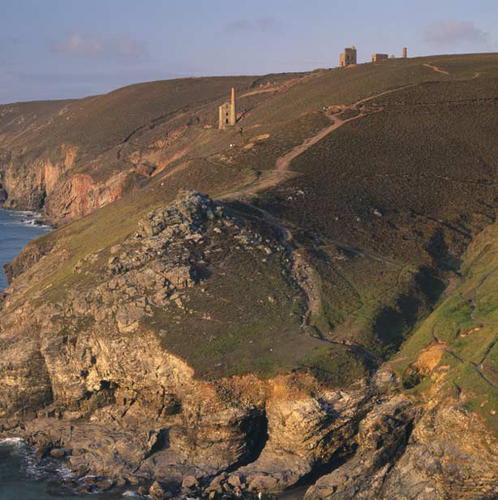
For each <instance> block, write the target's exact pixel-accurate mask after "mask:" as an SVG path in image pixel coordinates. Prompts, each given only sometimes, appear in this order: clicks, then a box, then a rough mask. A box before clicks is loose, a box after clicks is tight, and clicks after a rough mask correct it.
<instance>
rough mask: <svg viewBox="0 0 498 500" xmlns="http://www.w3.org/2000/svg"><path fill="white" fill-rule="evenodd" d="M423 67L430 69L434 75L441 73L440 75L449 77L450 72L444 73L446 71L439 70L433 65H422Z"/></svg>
mask: <svg viewBox="0 0 498 500" xmlns="http://www.w3.org/2000/svg"><path fill="white" fill-rule="evenodd" d="M424 66H425V67H426V68H430V69H432V71H435V72H436V73H441V74H443V75H449V74H450V72H449V71H446V70H444V69H441V68H440V67H438V66H435V65H433V64H429V63H425V64H424Z"/></svg>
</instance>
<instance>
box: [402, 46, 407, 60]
mask: <svg viewBox="0 0 498 500" xmlns="http://www.w3.org/2000/svg"><path fill="white" fill-rule="evenodd" d="M407 57H408V49H407V48H406V47H403V58H404V59H406V58H407Z"/></svg>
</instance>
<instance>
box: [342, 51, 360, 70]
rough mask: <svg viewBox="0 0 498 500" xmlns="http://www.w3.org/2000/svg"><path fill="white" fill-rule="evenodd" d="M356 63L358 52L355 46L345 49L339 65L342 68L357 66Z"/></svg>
mask: <svg viewBox="0 0 498 500" xmlns="http://www.w3.org/2000/svg"><path fill="white" fill-rule="evenodd" d="M356 61H357V52H356V47H355V46H354V45H353V46H352V47H346V48H345V49H344V52H342V53H341V55H340V57H339V65H340V66H341V68H344V67H346V66H351V65H353V64H356Z"/></svg>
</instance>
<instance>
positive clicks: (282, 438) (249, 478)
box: [0, 193, 498, 499]
mask: <svg viewBox="0 0 498 500" xmlns="http://www.w3.org/2000/svg"><path fill="white" fill-rule="evenodd" d="M281 238H282V233H281V231H280V230H278V229H277V228H275V227H272V226H269V225H268V222H267V221H264V220H263V221H262V220H260V221H254V220H251V219H248V218H247V215H246V214H244V213H243V212H240V211H239V210H234V209H233V208H231V207H230V206H228V205H225V204H222V203H218V202H213V201H212V200H210V199H209V198H207V197H203V196H201V195H197V194H190V193H187V194H186V195H184V197H183V198H180V199H179V200H178V201H177V202H175V204H173V205H171V206H169V207H165V208H160V209H156V210H155V211H153V212H151V213H149V214H148V215H147V216H145V217H144V218H142V219H141V220H140V221H139V223H138V225H137V226H136V227H135V231H133V232H132V233H131V234H130V235H129V236H128V238H127V239H125V240H124V241H123V242H122V243H121V244H118V245H115V246H113V247H111V248H110V249H108V250H106V251H103V252H102V251H101V252H97V253H96V254H92V255H90V256H89V257H87V258H85V259H84V260H82V261H79V262H78V263H77V265H76V266H75V267H74V273H75V274H76V275H78V276H79V284H78V285H76V287H71V290H70V291H67V292H65V293H64V294H63V295H61V294H60V291H59V290H54V289H53V288H52V287H48V288H47V289H45V290H36V291H35V290H32V291H31V292H29V293H28V295H31V297H30V298H29V299H28V300H25V297H26V293H27V288H26V285H27V284H28V282H29V280H30V273H36V272H37V271H39V272H40V273H41V274H43V273H44V272H46V267H47V259H50V258H54V257H55V255H57V252H58V251H60V250H58V248H57V246H55V247H53V248H52V249H50V250H46V252H48V253H46V254H45V255H42V254H38V255H34V254H33V253H32V252H31V253H30V252H23V253H22V254H21V256H20V257H19V258H18V259H17V262H16V263H15V265H14V266H13V268H15V269H16V272H15V274H16V275H17V277H16V278H15V279H14V281H13V283H12V286H11V289H10V293H9V294H8V295H7V297H6V299H5V301H4V304H3V314H2V320H1V324H2V341H3V342H2V348H1V349H2V355H1V357H0V359H1V361H0V381H1V384H2V386H3V387H4V388H5V390H3V391H2V392H1V395H0V422H1V425H2V429H3V433H4V434H10V435H11V434H19V433H20V434H21V435H23V436H25V437H26V438H27V439H28V441H29V442H31V443H33V444H34V445H35V446H36V447H37V449H38V450H39V454H40V456H43V455H44V454H47V453H49V452H50V450H52V449H56V450H60V449H63V450H64V452H63V453H64V454H65V455H66V457H67V460H68V463H69V465H70V466H71V468H73V469H74V470H76V471H77V472H78V474H80V475H85V474H89V473H92V474H97V475H100V476H105V477H109V478H111V479H112V481H116V484H121V482H122V480H123V479H126V480H127V481H130V482H131V483H136V482H137V481H138V482H140V483H141V484H144V485H146V486H149V485H151V486H150V487H151V492H152V493H153V494H154V495H155V498H166V497H167V496H168V495H169V494H171V492H178V491H180V490H182V491H183V493H184V494H189V495H201V496H202V497H207V496H209V495H211V496H213V495H221V494H222V493H223V492H224V493H225V494H227V495H234V496H237V495H240V494H241V492H244V494H248V495H249V494H254V495H256V494H258V493H260V492H263V493H278V492H281V491H283V490H285V489H286V488H289V487H292V486H295V485H298V484H300V483H301V482H302V481H306V480H307V481H310V480H311V478H315V480H316V478H319V479H318V480H317V481H316V484H314V485H313V486H312V487H311V488H310V489H309V490H308V492H307V494H306V498H310V499H315V498H317V499H318V498H327V499H345V498H351V497H352V496H354V497H357V498H386V499H388V498H405V497H410V498H412V497H415V498H434V499H446V498H448V499H449V498H455V497H458V498H487V497H489V498H492V495H493V494H494V493H496V481H497V479H498V463H497V462H496V456H495V455H494V453H493V450H495V449H496V445H497V442H496V440H495V438H494V437H493V436H492V434H490V432H489V431H488V430H486V428H485V427H484V425H483V423H482V421H481V420H480V419H478V418H477V417H476V416H475V415H473V414H472V413H469V412H466V411H464V410H463V409H462V408H461V406H460V405H459V404H458V402H457V401H456V400H454V399H452V398H447V397H441V396H440V395H439V394H438V392H437V391H438V390H439V389H438V387H439V386H441V385H442V383H443V382H442V379H441V375H440V374H439V375H438V376H437V377H436V378H435V379H434V383H435V386H434V389H432V390H431V392H430V394H428V395H426V396H416V395H414V394H412V395H410V394H409V393H406V391H405V389H404V388H403V385H402V383H401V381H400V380H399V378H398V376H397V375H396V374H395V372H394V371H393V370H392V369H391V367H389V366H385V367H383V368H381V369H379V370H377V372H376V375H375V376H374V377H370V376H368V375H367V376H366V377H360V378H359V379H357V380H355V381H354V382H353V380H354V379H352V381H351V383H350V384H349V385H348V384H346V385H344V384H343V386H342V387H337V388H334V387H330V386H329V385H327V384H324V382H323V381H322V380H320V377H317V375H316V374H319V371H316V369H318V368H320V369H323V368H325V369H326V370H330V369H331V368H330V367H326V366H324V365H323V360H322V361H319V363H318V364H316V365H314V364H313V363H316V360H315V361H313V358H312V357H311V358H310V356H309V354H307V353H306V350H308V351H310V350H311V351H310V352H313V350H315V349H316V348H317V347H319V348H320V349H323V348H324V346H325V347H326V348H327V349H330V353H331V354H329V355H332V353H333V352H336V353H337V350H341V349H342V350H343V354H342V355H343V356H344V357H348V356H356V355H355V354H354V352H355V349H354V347H353V346H351V347H347V346H345V345H341V344H337V345H331V344H328V343H327V342H325V341H323V340H320V339H316V338H313V337H309V336H308V335H309V332H308V333H307V332H306V330H303V331H301V332H300V333H299V334H298V336H299V337H301V339H299V343H300V346H301V349H302V350H303V351H302V352H301V353H300V356H299V357H298V358H297V359H296V360H295V361H293V362H294V363H295V368H294V370H293V373H292V374H290V375H277V376H275V375H270V376H269V377H268V375H269V374H267V375H266V376H265V377H261V376H257V375H256V374H246V375H237V374H236V373H237V371H238V369H239V367H240V364H241V363H244V364H246V366H247V361H248V360H245V359H243V358H239V357H238V355H237V349H233V348H231V352H232V353H233V354H232V356H233V357H234V358H235V359H232V360H227V359H226V357H225V358H224V361H223V362H224V363H232V364H233V367H232V368H231V370H232V371H233V375H231V376H222V377H219V376H218V377H213V375H214V374H216V372H217V371H218V370H220V369H222V368H220V367H217V366H212V363H213V360H214V359H216V353H214V354H213V353H212V352H211V351H210V349H209V347H207V348H204V354H203V358H204V359H199V358H197V357H196V355H195V354H193V353H192V350H191V348H192V347H193V346H191V345H190V344H191V343H192V342H193V341H194V337H190V338H188V337H187V338H185V333H183V332H182V325H181V324H180V321H181V323H182V324H185V323H187V324H188V322H189V319H188V318H189V317H195V316H196V315H197V314H199V313H200V314H203V315H205V314H206V311H205V310H199V307H202V306H201V303H203V302H205V301H207V300H209V295H212V296H214V297H215V299H216V301H217V302H218V301H223V300H227V299H226V298H223V297H224V296H223V293H224V292H223V291H222V290H219V289H218V285H217V275H218V274H220V273H221V274H224V275H230V274H231V273H232V272H233V270H234V267H233V266H235V260H234V259H233V258H230V256H228V255H226V254H224V253H221V254H220V253H219V252H217V251H216V249H217V248H225V249H227V248H231V247H232V248H233V247H234V245H236V246H239V250H238V251H239V252H242V253H243V255H244V257H243V261H244V262H245V263H249V262H251V260H252V259H256V260H259V261H267V260H269V261H270V262H269V263H268V262H264V264H265V265H266V264H269V266H268V267H266V268H265V269H266V271H265V272H266V276H267V278H268V279H270V280H271V281H272V280H273V279H276V276H277V275H278V274H280V275H282V274H283V275H284V276H285V282H286V283H287V286H289V287H290V288H289V291H291V290H294V291H293V292H292V293H293V294H297V295H296V296H297V297H299V295H301V296H302V300H303V301H304V302H303V307H304V309H302V310H301V312H299V310H298V309H296V312H295V314H296V316H295V321H296V326H297V328H298V330H299V329H300V326H299V325H300V322H301V321H302V319H301V318H302V317H306V304H308V306H309V300H308V299H309V297H308V298H307V296H306V289H305V288H303V287H302V285H303V282H302V281H301V280H302V276H301V274H300V273H298V274H296V275H294V274H293V269H294V266H293V260H294V258H295V257H294V254H293V249H292V248H289V247H287V246H286V244H285V239H284V240H282V239H281ZM54 254H55V255H54ZM61 257H62V255H59V256H58V257H55V260H56V261H59V262H60V259H61ZM23 261H24V262H25V264H23ZM251 267H252V269H251V271H252V272H253V273H254V272H255V271H256V265H255V264H254V265H253V266H251ZM272 273H275V278H272V277H271V275H272ZM82 283H86V285H85V289H86V291H85V292H82V291H79V290H78V287H80V286H81V284H82ZM90 284H91V285H90ZM225 286H226V285H225ZM284 290H285V286H280V289H279V291H278V292H277V290H273V293H274V295H273V297H272V298H271V300H270V305H273V304H274V303H277V304H278V305H277V309H276V310H277V311H282V310H283V309H285V305H284V304H285V301H286V300H287V299H286V298H285V291H284ZM282 291H284V296H280V295H279V293H282ZM267 293H268V292H267V291H266V290H265V289H264V288H263V289H262V290H260V292H258V294H257V300H258V301H259V302H260V304H261V306H260V307H261V308H263V309H265V308H266V307H268V306H266V305H264V302H266V303H268V296H267ZM23 296H24V299H23V298H22V297H23ZM42 297H44V298H43V300H42ZM201 297H203V298H202V299H201ZM19 300H21V301H22V302H23V303H22V304H20V303H19ZM299 300H301V299H299ZM281 301H283V302H281ZM246 302H249V303H250V298H249V297H246V298H242V299H238V301H237V303H236V307H237V308H238V309H239V311H243V309H244V305H245V303H246ZM227 305H228V300H227ZM228 306H229V307H232V306H231V305H228ZM250 310H251V311H252V315H253V316H254V318H253V321H255V320H256V316H257V314H258V313H256V310H255V309H254V308H253V307H251V309H250ZM166 313H167V314H166ZM268 313H269V314H272V315H273V314H275V313H274V312H273V309H269V310H268ZM210 314H211V315H212V316H210V317H206V316H205V317H204V324H203V323H202V321H201V322H200V323H198V326H197V329H198V330H200V331H201V332H202V331H204V332H205V333H201V335H202V336H203V338H204V339H205V340H204V342H205V343H206V346H209V345H210V344H212V345H213V347H214V346H216V345H218V346H221V344H220V341H221V339H222V338H223V337H222V336H220V335H222V334H221V332H220V333H217V330H216V329H211V330H209V328H210V327H211V325H210V324H211V323H213V322H214V323H216V322H218V321H220V318H221V316H219V317H218V316H217V313H216V311H214V310H213V309H211V310H210ZM238 321H239V328H242V327H243V324H244V318H243V316H240V312H239V315H238ZM290 325H291V324H288V326H287V328H290ZM221 328H222V329H225V328H226V327H225V326H224V325H221ZM246 335H250V334H246ZM229 338H230V337H229ZM26 339H29V341H26ZM254 340H256V339H253V338H251V337H249V338H242V339H240V340H239V341H238V342H248V346H250V345H251V344H252V345H253V342H254ZM226 341H227V340H224V342H226ZM269 341H270V344H268V342H269ZM257 342H259V343H260V344H261V345H257V346H255V349H256V352H257V354H256V352H255V356H257V357H259V358H261V357H263V356H264V355H265V356H266V355H267V354H266V353H265V354H263V352H264V351H266V352H267V351H268V346H269V345H271V346H272V347H271V348H270V349H269V350H270V351H273V350H275V352H270V353H268V354H269V355H270V359H271V357H272V356H276V359H281V358H279V357H280V356H282V352H283V351H285V350H286V346H281V345H277V344H274V343H271V340H269V339H266V338H264V337H262V336H260V337H259V338H258V339H257ZM288 342H290V343H292V342H296V340H293V339H292V336H291V335H289V333H288ZM265 345H266V347H265ZM194 347H197V348H201V346H194ZM214 348H215V350H217V349H220V348H221V347H214ZM247 351H249V347H248V349H247ZM189 353H190V354H189ZM180 355H181V357H180ZM181 358H183V359H181ZM189 358H190V359H191V363H192V364H193V366H195V367H196V372H197V374H201V373H206V374H211V375H208V377H207V378H204V379H200V378H198V377H197V376H196V372H195V371H194V370H193V368H192V367H191V366H189V363H187V362H186V359H189ZM336 361H337V360H336ZM206 362H207V364H206ZM252 362H254V360H252ZM343 362H344V361H343ZM364 362H365V363H367V360H366V359H365V360H364ZM274 363H275V361H273V363H272V364H274ZM367 364H368V363H367ZM256 367H257V364H256V365H255V367H254V368H253V369H252V370H250V371H255V372H257V370H258V368H256ZM367 373H368V372H365V374H367ZM434 373H435V374H436V373H437V370H436V371H435V372H434ZM314 374H315V375H314ZM456 464H458V465H456ZM330 471H332V472H330ZM106 484H112V482H111V483H106ZM86 487H90V486H88V484H87V486H86ZM167 492H170V493H167Z"/></svg>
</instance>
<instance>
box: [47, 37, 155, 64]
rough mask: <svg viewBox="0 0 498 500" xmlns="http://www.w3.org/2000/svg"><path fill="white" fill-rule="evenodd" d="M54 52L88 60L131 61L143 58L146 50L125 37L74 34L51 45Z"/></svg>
mask: <svg viewBox="0 0 498 500" xmlns="http://www.w3.org/2000/svg"><path fill="white" fill-rule="evenodd" d="M51 49H52V51H53V52H58V53H61V54H68V55H72V56H78V57H86V58H107V59H116V58H120V59H131V58H135V59H136V58H142V57H143V56H144V55H145V54H146V51H145V48H144V47H143V46H142V45H141V44H140V43H138V42H137V41H135V40H133V39H131V38H129V37H127V36H123V35H114V36H105V37H104V36H91V35H81V34H79V33H73V34H72V35H70V36H69V37H67V38H66V39H64V40H62V41H59V42H54V43H52V45H51Z"/></svg>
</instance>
